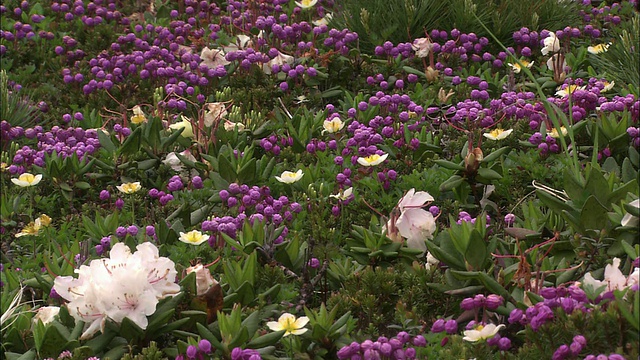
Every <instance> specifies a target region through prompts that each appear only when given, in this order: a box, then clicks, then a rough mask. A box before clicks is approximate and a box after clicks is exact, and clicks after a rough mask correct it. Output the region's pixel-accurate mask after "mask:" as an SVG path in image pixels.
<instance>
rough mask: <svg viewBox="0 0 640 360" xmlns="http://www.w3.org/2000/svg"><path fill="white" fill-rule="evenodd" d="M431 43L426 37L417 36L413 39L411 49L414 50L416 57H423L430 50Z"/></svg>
mask: <svg viewBox="0 0 640 360" xmlns="http://www.w3.org/2000/svg"><path fill="white" fill-rule="evenodd" d="M432 46H433V44H432V43H431V41H430V40H429V39H427V38H419V39H415V40H413V43H412V44H411V49H413V51H415V52H416V57H419V58H424V57H427V56H429V52H430V51H431V47H432Z"/></svg>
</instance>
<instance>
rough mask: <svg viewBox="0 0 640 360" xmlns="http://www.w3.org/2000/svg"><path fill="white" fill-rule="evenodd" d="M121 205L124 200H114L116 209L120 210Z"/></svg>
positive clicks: (122, 205)
mask: <svg viewBox="0 0 640 360" xmlns="http://www.w3.org/2000/svg"><path fill="white" fill-rule="evenodd" d="M123 207H124V200H122V199H121V198H118V200H116V209H118V210H122V208H123Z"/></svg>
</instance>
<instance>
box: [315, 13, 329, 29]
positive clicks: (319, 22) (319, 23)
mask: <svg viewBox="0 0 640 360" xmlns="http://www.w3.org/2000/svg"><path fill="white" fill-rule="evenodd" d="M332 18H333V14H332V13H327V14H326V15H325V16H324V17H323V18H322V19H320V20H314V21H313V25H315V26H322V25H329V21H331V19H332Z"/></svg>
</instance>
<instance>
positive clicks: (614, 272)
mask: <svg viewBox="0 0 640 360" xmlns="http://www.w3.org/2000/svg"><path fill="white" fill-rule="evenodd" d="M639 276H640V268H635V269H634V270H633V272H632V273H631V275H629V276H628V277H627V276H624V274H623V273H622V271H620V259H618V258H613V263H612V264H609V265H607V266H605V268H604V280H596V279H594V278H593V276H592V275H591V273H587V275H585V276H584V282H583V286H589V287H591V288H593V289H594V290H596V289H599V288H601V287H603V286H604V287H605V288H604V291H613V290H624V289H626V288H628V287H631V286H633V285H634V284H638V282H639V279H638V278H639Z"/></svg>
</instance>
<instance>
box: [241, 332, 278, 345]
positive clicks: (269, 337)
mask: <svg viewBox="0 0 640 360" xmlns="http://www.w3.org/2000/svg"><path fill="white" fill-rule="evenodd" d="M285 332H286V331H285V330H280V331H275V332H272V333H268V334H266V335H262V336H260V337H258V338H255V339H253V340H251V341H250V342H249V343H248V344H247V346H246V348H247V349H260V348H263V347H267V346H271V345H275V344H276V343H277V342H278V341H280V339H282V336H284V333H285Z"/></svg>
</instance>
